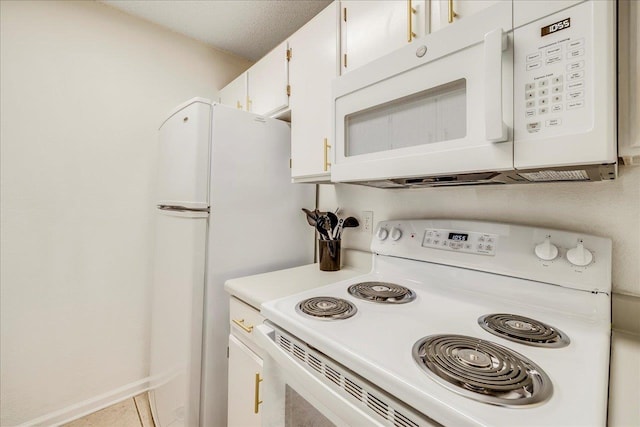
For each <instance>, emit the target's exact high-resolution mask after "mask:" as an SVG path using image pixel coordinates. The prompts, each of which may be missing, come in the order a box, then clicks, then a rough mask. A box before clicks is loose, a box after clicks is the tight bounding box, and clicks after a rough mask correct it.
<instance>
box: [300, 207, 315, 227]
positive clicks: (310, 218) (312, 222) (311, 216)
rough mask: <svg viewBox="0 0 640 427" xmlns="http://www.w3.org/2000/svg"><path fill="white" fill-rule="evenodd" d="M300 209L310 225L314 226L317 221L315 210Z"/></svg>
mask: <svg viewBox="0 0 640 427" xmlns="http://www.w3.org/2000/svg"><path fill="white" fill-rule="evenodd" d="M302 211H303V212H304V213H305V214H306V217H307V222H308V223H309V225H310V226H312V227H315V226H316V222H317V221H318V214H317V211H315V210H314V211H310V210H309V209H305V208H302Z"/></svg>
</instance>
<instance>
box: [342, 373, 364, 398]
mask: <svg viewBox="0 0 640 427" xmlns="http://www.w3.org/2000/svg"><path fill="white" fill-rule="evenodd" d="M344 389H345V390H346V392H347V393H349V394H350V395H351V396H353V397H355V398H356V399H358V400H359V401H362V394H363V390H362V387H360V386H359V385H358V384H356V383H354V382H353V381H351V380H350V379H349V378H347V377H344Z"/></svg>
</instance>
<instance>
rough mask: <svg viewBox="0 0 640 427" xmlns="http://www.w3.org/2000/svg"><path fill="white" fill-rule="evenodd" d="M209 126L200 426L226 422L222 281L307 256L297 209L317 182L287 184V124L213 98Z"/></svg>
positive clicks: (311, 198)
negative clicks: (209, 148)
mask: <svg viewBox="0 0 640 427" xmlns="http://www.w3.org/2000/svg"><path fill="white" fill-rule="evenodd" d="M212 129H213V131H212V159H213V160H212V167H211V184H210V185H211V195H210V198H211V199H210V200H211V219H210V222H209V243H208V250H207V260H208V261H207V262H208V264H207V288H206V303H205V304H206V309H205V312H206V313H207V316H206V324H205V352H204V364H203V366H204V372H203V381H204V383H203V386H202V390H203V396H202V405H203V408H202V419H201V421H202V422H201V425H203V426H224V425H226V420H225V418H226V414H227V396H226V392H227V347H226V345H223V344H221V343H224V342H226V339H227V337H228V335H229V319H228V300H229V296H228V295H227V294H226V293H225V292H224V282H225V281H226V280H228V279H231V278H234V277H241V276H247V275H251V274H258V273H264V272H267V271H274V270H279V269H283V268H288V267H294V266H299V265H303V264H310V263H312V262H313V245H314V237H313V233H314V230H313V228H312V227H309V225H308V224H307V221H306V220H305V217H304V214H303V212H302V211H301V210H300V209H301V208H303V207H313V206H314V205H315V186H314V185H309V184H292V183H291V169H290V168H289V155H290V128H289V126H288V124H287V123H285V122H282V121H279V120H274V119H269V118H265V117H261V116H257V115H255V114H251V113H247V112H243V111H238V110H235V109H232V108H228V107H225V106H222V105H214V107H213V119H212Z"/></svg>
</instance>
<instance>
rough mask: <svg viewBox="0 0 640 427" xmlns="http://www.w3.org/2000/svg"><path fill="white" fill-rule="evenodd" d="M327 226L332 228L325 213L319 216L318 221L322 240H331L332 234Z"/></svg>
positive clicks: (317, 228) (317, 224) (317, 227)
mask: <svg viewBox="0 0 640 427" xmlns="http://www.w3.org/2000/svg"><path fill="white" fill-rule="evenodd" d="M327 227H328V228H329V229H331V224H330V223H329V218H328V217H327V216H325V215H322V216H319V217H318V219H317V221H316V230H318V233H319V234H320V239H321V240H331V236H330V235H329V232H328V231H327Z"/></svg>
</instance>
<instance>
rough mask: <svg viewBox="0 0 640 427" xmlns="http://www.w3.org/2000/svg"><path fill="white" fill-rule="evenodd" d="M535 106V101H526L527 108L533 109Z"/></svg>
mask: <svg viewBox="0 0 640 427" xmlns="http://www.w3.org/2000/svg"><path fill="white" fill-rule="evenodd" d="M535 106H536V101H527V105H526V107H527V108H533V107H535Z"/></svg>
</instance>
